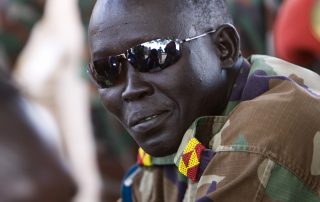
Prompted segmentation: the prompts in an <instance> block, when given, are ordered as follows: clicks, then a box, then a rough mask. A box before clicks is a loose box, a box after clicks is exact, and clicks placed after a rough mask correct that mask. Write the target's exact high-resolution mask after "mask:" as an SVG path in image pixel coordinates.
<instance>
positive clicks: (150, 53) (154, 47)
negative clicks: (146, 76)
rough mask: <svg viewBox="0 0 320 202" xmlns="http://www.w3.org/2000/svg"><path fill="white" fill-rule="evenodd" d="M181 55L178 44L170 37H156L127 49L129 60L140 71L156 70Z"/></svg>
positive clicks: (173, 61) (168, 64)
mask: <svg viewBox="0 0 320 202" xmlns="http://www.w3.org/2000/svg"><path fill="white" fill-rule="evenodd" d="M180 57H181V50H180V44H179V43H178V42H176V41H175V40H171V39H156V40H152V41H149V42H146V43H143V44H141V45H139V46H136V47H135V48H131V49H130V50H129V51H128V60H129V62H130V63H131V64H132V65H133V66H134V67H135V68H137V69H138V71H140V72H157V71H161V70H162V69H164V68H167V67H168V66H170V65H173V64H174V63H176V62H177V61H178V60H179V59H180Z"/></svg>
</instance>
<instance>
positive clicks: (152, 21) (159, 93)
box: [89, 0, 226, 156]
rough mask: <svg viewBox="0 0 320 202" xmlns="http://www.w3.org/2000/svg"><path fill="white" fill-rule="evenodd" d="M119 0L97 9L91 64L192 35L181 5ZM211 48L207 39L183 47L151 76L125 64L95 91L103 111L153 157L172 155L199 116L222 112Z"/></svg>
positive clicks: (219, 75)
mask: <svg viewBox="0 0 320 202" xmlns="http://www.w3.org/2000/svg"><path fill="white" fill-rule="evenodd" d="M121 2H122V1H113V2H112V3H106V1H98V3H97V5H96V8H95V10H94V12H93V16H92V19H91V26H90V31H89V39H90V45H91V54H92V60H93V61H95V60H97V59H102V58H105V57H107V56H110V55H117V54H120V53H123V52H125V51H126V50H127V49H129V48H130V47H133V46H136V45H138V44H140V43H143V42H146V41H149V40H152V39H157V38H164V37H168V36H175V37H177V38H180V39H183V38H186V37H190V36H193V35H195V32H193V33H190V32H192V31H190V30H192V28H191V27H190V24H191V22H190V19H188V17H187V15H185V14H186V13H183V11H181V10H180V11H178V8H179V7H181V5H179V2H176V1H166V2H167V4H164V3H163V1H152V3H150V1H149V0H143V1H138V2H135V3H134V4H133V3H132V4H131V5H130V3H129V2H128V3H121ZM173 4H175V5H173ZM180 4H181V3H180ZM106 8H107V11H106V10H105V9H106ZM173 8H177V9H176V10H174V9H173ZM212 44H213V42H212V39H211V37H209V36H206V37H203V38H201V39H197V40H194V41H192V42H190V43H185V44H183V45H182V57H181V58H180V60H179V61H178V62H177V63H175V64H173V65H172V66H169V67H167V68H166V69H163V70H162V71H159V72H155V73H140V72H138V71H137V70H135V69H134V68H133V67H132V66H131V64H130V63H128V62H127V63H126V65H125V66H124V67H123V69H125V70H124V71H123V73H122V75H121V77H120V79H119V80H118V82H116V83H115V85H114V86H112V87H110V88H107V89H100V90H99V92H100V95H101V99H102V101H103V104H104V105H105V106H106V108H107V109H108V110H109V111H110V112H112V113H113V114H114V115H115V116H116V117H117V119H118V120H119V121H120V122H121V123H122V124H123V125H124V127H125V128H126V129H127V130H128V132H129V133H130V134H131V136H132V137H133V138H134V139H135V140H136V142H137V143H138V144H139V146H141V147H142V148H143V149H144V150H145V151H146V152H148V153H150V154H151V155H153V156H165V155H169V154H172V153H174V152H176V151H177V148H178V146H179V144H180V142H181V139H182V137H183V135H184V133H185V131H186V130H187V129H188V127H189V126H190V125H191V123H192V122H193V121H194V120H195V119H196V118H197V117H199V116H205V115H214V114H218V113H221V108H222V106H223V104H224V100H225V97H224V95H225V92H224V86H225V83H226V82H225V80H224V72H223V71H222V70H221V68H220V67H219V65H220V64H219V60H218V59H217V56H216V54H215V51H214V50H215V49H214V46H213V45H212Z"/></svg>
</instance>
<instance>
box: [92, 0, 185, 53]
mask: <svg viewBox="0 0 320 202" xmlns="http://www.w3.org/2000/svg"><path fill="white" fill-rule="evenodd" d="M100 2H101V1H100ZM108 6H112V7H108V8H106V5H104V6H102V5H96V7H95V9H94V12H93V15H92V18H91V22H90V28H89V36H90V47H91V52H92V56H93V58H97V57H99V55H101V56H103V55H104V54H105V55H109V53H110V54H115V53H119V52H120V51H123V50H126V49H127V48H129V47H131V46H134V45H137V43H142V42H145V41H146V40H151V39H155V38H161V37H167V36H174V37H178V38H180V37H183V36H186V34H185V33H186V29H187V26H186V25H185V24H184V22H183V21H181V20H180V18H179V16H177V15H175V16H173V15H172V14H169V11H168V13H161V12H160V11H159V10H156V11H154V8H152V9H151V10H148V9H147V8H149V7H148V6H147V7H145V8H144V9H142V7H141V6H140V7H139V6H136V7H134V9H131V10H128V8H126V7H124V6H123V5H119V4H117V3H114V4H113V5H110V4H109V5H108ZM102 7H105V8H102ZM105 9H107V10H105ZM115 9H119V10H115ZM160 10H161V9H160ZM137 11H139V12H137ZM178 15H179V14H178ZM183 25H184V26H183Z"/></svg>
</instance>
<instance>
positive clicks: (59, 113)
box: [13, 0, 101, 202]
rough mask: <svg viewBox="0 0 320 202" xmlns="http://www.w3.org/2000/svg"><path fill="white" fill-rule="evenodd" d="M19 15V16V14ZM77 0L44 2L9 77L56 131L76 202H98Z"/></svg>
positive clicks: (55, 137)
mask: <svg viewBox="0 0 320 202" xmlns="http://www.w3.org/2000/svg"><path fill="white" fill-rule="evenodd" d="M20 12H21V10H20ZM84 44H85V38H84V30H83V27H82V24H81V18H80V12H79V7H78V1H77V0H68V1H63V0H47V1H46V5H45V12H44V15H43V17H42V19H41V21H39V23H38V24H37V25H36V26H35V28H34V30H33V33H32V36H31V38H30V40H29V42H28V44H27V45H26V48H25V49H24V51H23V52H22V54H21V55H20V57H19V59H18V62H17V64H16V67H15V69H14V71H13V74H14V78H15V80H16V81H17V82H18V84H19V87H20V89H21V90H22V91H23V93H24V94H25V96H27V97H28V98H29V99H30V100H31V101H32V102H33V103H34V104H36V105H38V106H39V107H40V108H41V109H42V110H43V111H45V113H46V114H47V116H48V117H50V119H47V120H43V122H47V123H48V124H50V125H51V126H52V128H55V133H54V134H53V136H52V137H51V138H52V139H54V140H55V142H56V144H57V145H59V149H60V153H61V156H62V157H63V158H65V160H66V161H68V162H69V164H70V166H71V168H72V174H73V176H74V178H75V180H76V182H77V185H78V194H77V196H76V198H75V200H74V201H76V202H88V201H97V202H98V201H100V198H101V180H100V175H99V172H98V167H97V161H96V150H95V144H94V138H93V132H92V131H93V129H92V127H91V119H90V94H89V88H88V85H87V81H86V80H85V79H84V78H83V77H81V65H82V63H81V61H82V58H83V51H84V48H85V45H84Z"/></svg>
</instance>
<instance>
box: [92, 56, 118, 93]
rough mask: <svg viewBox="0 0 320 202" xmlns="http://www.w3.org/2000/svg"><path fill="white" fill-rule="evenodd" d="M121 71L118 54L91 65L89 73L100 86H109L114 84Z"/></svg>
mask: <svg viewBox="0 0 320 202" xmlns="http://www.w3.org/2000/svg"><path fill="white" fill-rule="evenodd" d="M120 71H121V65H120V58H118V56H115V57H108V58H107V59H103V60H98V61H96V62H94V63H93V65H89V73H90V74H91V77H92V78H93V80H94V81H95V82H96V83H97V85H98V86H99V87H100V88H109V87H111V86H112V85H114V83H115V81H116V80H117V79H118V77H119V74H120Z"/></svg>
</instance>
